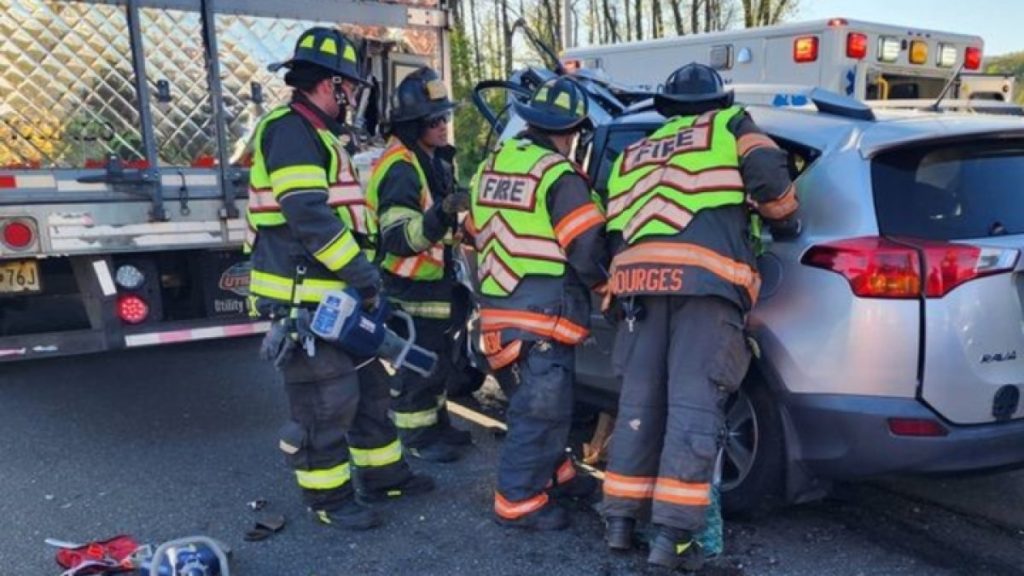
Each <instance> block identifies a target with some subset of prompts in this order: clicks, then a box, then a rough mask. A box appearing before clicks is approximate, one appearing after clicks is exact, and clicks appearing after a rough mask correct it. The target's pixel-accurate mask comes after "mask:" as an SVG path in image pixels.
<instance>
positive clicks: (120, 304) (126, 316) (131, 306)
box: [117, 294, 149, 324]
mask: <svg viewBox="0 0 1024 576" xmlns="http://www.w3.org/2000/svg"><path fill="white" fill-rule="evenodd" d="M117 316H118V317H119V318H120V319H121V321H122V322H124V323H125V324H142V323H143V322H145V321H146V318H148V317H149V304H146V301H145V300H143V299H142V298H140V297H138V296H136V295H134V294H125V295H123V296H121V297H120V298H118V299H117Z"/></svg>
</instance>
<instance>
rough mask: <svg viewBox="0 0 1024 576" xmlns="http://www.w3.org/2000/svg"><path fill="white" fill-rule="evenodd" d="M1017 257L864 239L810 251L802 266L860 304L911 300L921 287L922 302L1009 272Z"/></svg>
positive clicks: (995, 251)
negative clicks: (834, 277) (827, 276)
mask: <svg viewBox="0 0 1024 576" xmlns="http://www.w3.org/2000/svg"><path fill="white" fill-rule="evenodd" d="M922 255H923V257H924V267H923V268H924V274H925V276H924V279H922V276H921V272H922V266H921V256H922ZM1019 256H1020V254H1019V252H1018V251H1017V250H1012V249H1001V248H980V247H978V246H969V245H966V244H951V243H948V242H938V241H931V240H907V241H905V242H903V241H901V242H896V241H893V240H889V239H886V238H878V237H864V238H853V239H850V240H840V241H838V242H831V243H828V244H820V245H817V246H813V247H812V248H811V249H810V250H808V251H807V252H806V253H805V254H804V256H803V258H802V259H801V262H802V263H803V264H805V265H807V266H811V267H814V268H821V269H823V270H829V271H832V272H835V273H837V274H840V275H841V276H843V277H844V278H846V280H847V281H848V282H849V283H850V289H851V290H853V293H854V294H855V295H857V296H860V297H862V298H888V299H914V298H919V297H920V296H921V292H922V286H923V287H924V294H925V296H926V297H928V298H942V297H943V296H945V295H946V294H949V293H950V292H952V291H953V290H954V289H955V288H956V287H958V286H960V285H962V284H964V283H966V282H969V281H971V280H974V279H976V278H981V277H984V276H990V275H992V274H1001V273H1004V272H1009V271H1011V270H1013V269H1014V267H1015V266H1016V265H1017V259H1018V258H1019Z"/></svg>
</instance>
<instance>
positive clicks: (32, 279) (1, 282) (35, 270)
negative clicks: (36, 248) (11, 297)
mask: <svg viewBox="0 0 1024 576" xmlns="http://www.w3.org/2000/svg"><path fill="white" fill-rule="evenodd" d="M41 291H42V285H41V284H40V283H39V263H38V262H36V261H35V260H13V261H10V262H0V294H10V293H15V292H41Z"/></svg>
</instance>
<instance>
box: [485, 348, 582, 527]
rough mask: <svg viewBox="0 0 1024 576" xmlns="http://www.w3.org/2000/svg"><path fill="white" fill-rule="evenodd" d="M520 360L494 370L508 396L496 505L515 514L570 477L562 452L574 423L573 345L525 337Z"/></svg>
mask: <svg viewBox="0 0 1024 576" xmlns="http://www.w3.org/2000/svg"><path fill="white" fill-rule="evenodd" d="M521 346H522V349H523V352H522V354H521V356H520V357H519V359H518V360H516V361H515V362H514V363H512V364H510V365H509V366H508V367H506V368H503V369H501V370H499V371H498V372H497V374H495V376H496V378H497V380H498V383H499V384H500V385H501V388H502V391H503V392H505V395H506V396H507V397H508V400H509V404H508V412H507V419H508V434H507V435H506V436H505V440H504V442H503V446H502V449H501V459H500V461H499V463H498V484H497V490H496V491H495V494H494V511H495V513H496V514H497V515H498V516H500V517H502V518H504V519H506V520H516V519H518V518H522V517H523V516H526V515H527V514H530V513H532V512H534V511H536V510H538V509H540V508H541V507H543V506H544V505H545V504H547V502H548V493H547V490H549V489H551V488H553V487H555V486H557V485H561V484H566V483H568V482H569V481H571V480H572V479H573V478H574V477H575V475H576V471H575V468H574V467H573V465H572V461H571V460H570V459H569V458H568V457H567V455H566V451H565V448H566V445H567V444H568V442H569V428H570V426H571V425H572V405H573V391H572V386H573V370H574V367H575V352H574V350H573V347H572V346H566V345H564V344H558V343H555V342H551V341H548V340H542V341H539V342H523V343H522V344H521Z"/></svg>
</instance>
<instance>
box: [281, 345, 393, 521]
mask: <svg viewBox="0 0 1024 576" xmlns="http://www.w3.org/2000/svg"><path fill="white" fill-rule="evenodd" d="M317 344H318V346H317V347H316V354H315V355H314V356H313V357H312V358H310V357H309V356H308V355H307V354H306V352H305V351H304V350H301V349H300V350H296V352H295V354H294V356H293V357H292V358H291V360H289V362H288V364H286V365H285V366H284V369H283V370H282V371H281V374H282V377H283V380H284V386H285V391H286V393H287V396H288V405H289V409H290V412H291V420H290V421H289V422H288V423H287V424H286V425H285V426H284V428H282V430H281V440H280V448H281V450H282V451H283V452H284V453H285V455H286V458H287V460H288V463H289V464H290V465H291V467H292V468H293V469H294V470H295V475H296V478H297V480H298V484H299V487H300V488H301V489H302V492H303V496H304V499H305V501H306V504H307V505H308V506H310V507H311V508H313V509H314V510H327V511H330V510H333V509H336V508H338V507H339V506H341V505H343V504H345V503H347V502H349V501H351V500H352V499H353V497H354V495H355V494H354V486H353V482H355V484H356V485H357V486H358V487H359V489H360V490H380V489H385V488H389V487H392V486H396V485H398V484H401V483H402V482H404V481H405V480H406V479H407V478H408V477H409V476H410V475H411V474H412V472H411V471H410V470H409V467H408V465H407V464H406V462H405V460H404V459H403V457H402V446H401V444H400V443H399V441H398V438H397V436H396V434H395V429H394V426H393V425H392V423H391V421H390V420H389V419H388V413H387V410H388V403H389V398H388V393H387V386H386V384H385V383H384V382H383V380H382V379H383V378H386V377H387V374H386V372H385V371H384V368H383V366H381V365H380V362H378V361H376V360H373V361H370V362H369V363H367V364H366V365H365V366H364V367H362V369H360V370H359V371H358V372H356V367H355V364H354V363H353V360H352V358H350V357H349V356H348V355H347V354H346V353H344V352H343V351H341V350H339V349H337V348H335V347H334V346H331V345H329V344H327V343H326V342H320V341H318V342H317Z"/></svg>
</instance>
